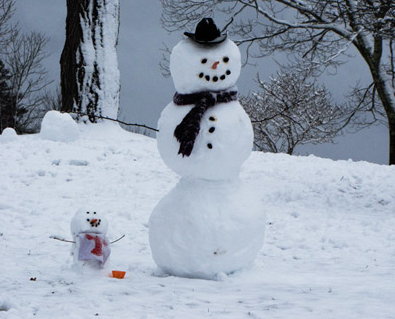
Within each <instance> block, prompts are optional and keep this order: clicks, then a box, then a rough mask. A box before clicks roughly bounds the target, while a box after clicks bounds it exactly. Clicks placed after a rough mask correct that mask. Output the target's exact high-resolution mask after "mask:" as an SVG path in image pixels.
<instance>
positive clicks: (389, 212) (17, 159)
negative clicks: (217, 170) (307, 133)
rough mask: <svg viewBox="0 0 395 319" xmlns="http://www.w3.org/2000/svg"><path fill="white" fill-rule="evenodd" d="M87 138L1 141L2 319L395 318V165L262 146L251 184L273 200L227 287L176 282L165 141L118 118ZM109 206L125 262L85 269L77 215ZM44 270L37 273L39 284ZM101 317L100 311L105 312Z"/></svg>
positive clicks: (87, 130) (117, 256)
mask: <svg viewBox="0 0 395 319" xmlns="http://www.w3.org/2000/svg"><path fill="white" fill-rule="evenodd" d="M80 129H81V133H80V137H79V139H77V140H76V141H74V142H57V141H50V140H43V139H41V138H40V135H31V136H18V137H16V139H14V140H13V141H10V142H5V143H0V254H1V262H0V318H7V319H8V318H33V317H34V318H54V316H55V315H56V318H85V317H87V318H90V317H98V318H206V317H212V318H393V317H394V315H393V314H394V313H395V283H394V278H395V266H394V265H395V245H394V242H395V231H394V229H395V193H394V189H395V167H389V166H380V165H375V164H369V163H365V162H351V161H331V160H326V159H320V158H316V157H293V156H287V155H280V154H262V153H258V152H253V154H252V156H251V157H250V158H249V160H247V162H246V163H245V164H244V166H243V169H242V174H241V178H242V179H243V180H244V181H247V182H248V183H250V184H251V185H253V186H254V187H255V188H256V189H258V190H259V191H260V193H261V196H262V200H263V201H264V202H265V203H266V208H267V227H266V241H265V244H264V246H263V249H262V251H261V253H260V255H259V257H258V258H257V260H256V262H255V264H254V265H253V267H252V268H251V269H246V270H244V271H242V272H238V273H235V274H234V275H232V276H229V277H227V278H223V281H207V280H191V279H183V278H176V277H162V276H160V273H159V272H158V271H157V269H156V265H155V263H154V261H153V260H152V257H151V253H150V248H149V244H148V229H147V222H148V218H149V215H150V213H151V211H152V209H153V208H154V207H155V205H156V204H157V202H158V201H159V200H160V199H161V198H162V197H163V196H164V195H165V194H166V193H167V192H168V191H169V190H170V189H171V188H172V187H173V186H174V185H175V184H176V182H177V180H178V177H177V176H176V175H175V174H174V173H173V172H172V171H170V170H169V169H168V168H167V167H166V166H165V165H164V164H163V162H162V160H161V159H160V156H159V154H158V152H157V149H156V141H155V140H154V139H151V138H147V137H145V136H141V135H136V134H132V133H128V132H126V131H123V130H121V129H120V128H118V127H117V126H115V125H113V124H98V125H81V126H80ZM89 205H94V206H95V207H101V208H102V209H103V211H104V212H106V215H107V218H108V220H109V223H110V225H109V230H108V238H109V239H110V240H114V239H117V238H118V237H120V236H121V235H123V234H126V237H125V238H124V239H123V240H121V241H119V242H117V243H115V244H114V245H112V247H111V249H112V254H111V261H110V268H111V269H118V270H125V271H126V272H127V274H126V278H125V279H123V280H118V279H113V278H108V277H100V276H93V275H92V276H87V275H82V274H79V273H76V272H74V271H73V270H72V269H71V264H72V262H71V257H70V256H69V252H70V245H71V244H68V243H64V242H60V241H56V240H53V239H50V238H49V237H50V236H51V235H56V236H59V237H63V238H67V239H71V234H70V230H69V226H70V221H71V218H72V217H73V215H74V213H75V211H76V210H77V209H78V208H79V207H81V206H83V207H87V206H89ZM31 278H32V279H34V278H36V280H30V279H31ZM96 314H98V315H97V316H96Z"/></svg>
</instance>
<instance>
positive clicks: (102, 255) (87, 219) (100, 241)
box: [70, 209, 111, 269]
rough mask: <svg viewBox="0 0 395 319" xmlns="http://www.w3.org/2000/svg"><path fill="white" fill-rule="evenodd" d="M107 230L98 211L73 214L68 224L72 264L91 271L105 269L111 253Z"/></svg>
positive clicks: (103, 218) (82, 210)
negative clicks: (71, 240)
mask: <svg viewBox="0 0 395 319" xmlns="http://www.w3.org/2000/svg"><path fill="white" fill-rule="evenodd" d="M107 229H108V222H107V219H106V218H105V216H103V215H102V214H100V213H99V212H98V211H95V210H86V209H79V210H78V211H77V212H76V213H75V215H74V217H73V219H72V220H71V224H70V230H71V234H72V236H73V241H74V243H73V246H72V248H71V255H72V256H73V259H74V264H76V265H80V266H84V267H85V266H88V267H89V268H93V269H102V268H104V267H105V265H106V263H107V262H108V257H109V256H110V253H111V249H110V243H109V241H108V239H107V237H106V234H107Z"/></svg>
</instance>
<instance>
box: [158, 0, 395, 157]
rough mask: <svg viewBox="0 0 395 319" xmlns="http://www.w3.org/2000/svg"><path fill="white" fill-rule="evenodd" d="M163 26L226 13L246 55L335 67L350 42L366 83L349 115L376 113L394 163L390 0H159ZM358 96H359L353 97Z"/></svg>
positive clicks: (393, 6)
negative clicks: (281, 55)
mask: <svg viewBox="0 0 395 319" xmlns="http://www.w3.org/2000/svg"><path fill="white" fill-rule="evenodd" d="M161 2H162V5H163V9H164V11H163V16H162V23H163V26H164V27H165V28H166V29H167V30H169V31H174V30H177V29H180V28H185V27H187V26H188V27H189V26H191V25H195V24H196V22H197V21H198V20H199V19H200V18H201V17H203V16H212V15H213V14H214V12H216V13H224V14H226V16H227V18H228V19H229V20H228V23H227V25H226V26H225V28H226V29H228V30H230V32H232V33H233V34H237V35H239V36H240V37H241V38H240V40H239V41H238V44H240V45H241V44H245V45H246V50H247V53H250V49H251V48H252V46H253V45H255V44H256V45H257V47H258V48H259V52H260V55H262V56H264V55H269V54H273V53H274V52H276V51H282V52H289V53H292V54H294V55H297V56H298V57H299V58H300V59H302V60H305V61H306V60H307V61H309V63H312V64H315V65H319V66H322V67H328V66H334V67H337V66H338V65H340V64H341V63H342V60H341V58H344V57H346V53H347V50H348V48H349V47H350V46H353V47H355V48H356V50H357V52H358V53H359V54H360V55H361V57H362V58H363V60H364V61H365V63H366V66H367V67H368V69H369V71H370V74H371V79H372V84H371V85H368V86H367V87H366V88H361V87H357V88H356V90H354V92H359V93H360V94H359V95H353V98H354V99H356V104H357V105H356V107H355V114H357V113H359V112H360V111H368V112H370V114H376V113H377V111H379V113H380V111H381V110H380V108H383V110H384V112H381V113H382V114H385V117H386V120H387V123H388V127H389V140H390V150H389V163H390V164H395V93H394V91H395V90H394V85H395V69H394V65H395V63H394V54H393V52H394V41H395V2H394V1H393V0H359V1H356V0H344V1H338V0H322V1H316V0H216V1H211V0H200V1H189V0H187V1H184V0H161ZM358 97H359V98H362V100H361V99H358Z"/></svg>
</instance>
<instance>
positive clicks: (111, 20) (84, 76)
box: [60, 0, 120, 122]
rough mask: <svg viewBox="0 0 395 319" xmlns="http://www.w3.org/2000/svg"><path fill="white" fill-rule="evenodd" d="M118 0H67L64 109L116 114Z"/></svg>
mask: <svg viewBox="0 0 395 319" xmlns="http://www.w3.org/2000/svg"><path fill="white" fill-rule="evenodd" d="M118 31H119V0H78V1H76V0H67V17H66V41H65V45H64V48H63V52H62V55H61V59H60V64H61V93H62V108H61V110H62V111H64V112H75V113H77V115H78V117H80V116H82V115H87V116H88V118H89V120H90V121H91V122H97V119H98V117H100V116H105V117H110V118H114V119H116V118H117V115H118V107H119V91H120V80H119V70H118V63H117V55H116V46H117V41H118Z"/></svg>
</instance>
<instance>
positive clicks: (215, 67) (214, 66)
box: [211, 61, 219, 70]
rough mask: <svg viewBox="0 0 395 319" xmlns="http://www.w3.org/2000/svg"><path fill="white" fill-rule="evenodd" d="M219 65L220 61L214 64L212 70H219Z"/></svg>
mask: <svg viewBox="0 0 395 319" xmlns="http://www.w3.org/2000/svg"><path fill="white" fill-rule="evenodd" d="M218 64H219V61H216V62H214V63H213V65H212V67H211V68H212V69H213V70H215V69H217V65H218Z"/></svg>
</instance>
